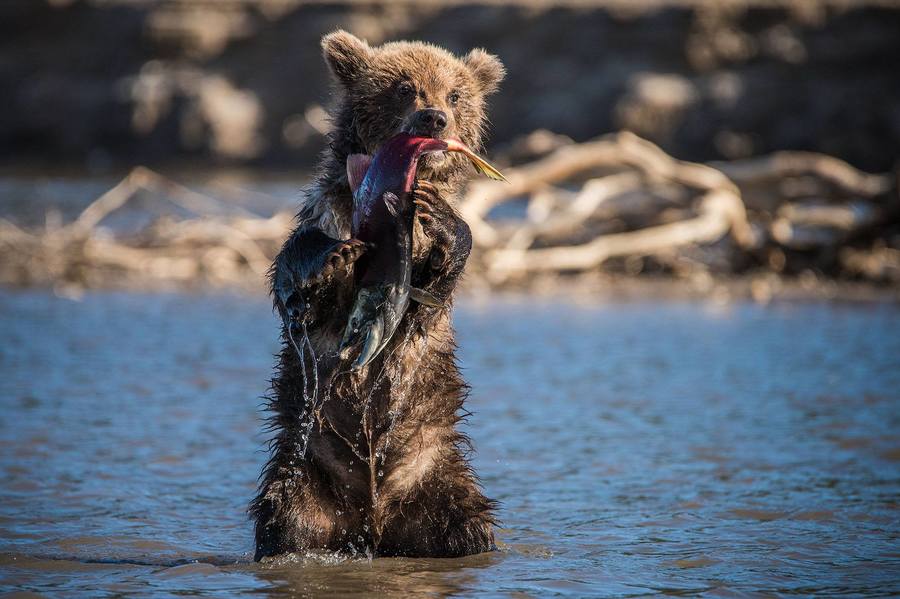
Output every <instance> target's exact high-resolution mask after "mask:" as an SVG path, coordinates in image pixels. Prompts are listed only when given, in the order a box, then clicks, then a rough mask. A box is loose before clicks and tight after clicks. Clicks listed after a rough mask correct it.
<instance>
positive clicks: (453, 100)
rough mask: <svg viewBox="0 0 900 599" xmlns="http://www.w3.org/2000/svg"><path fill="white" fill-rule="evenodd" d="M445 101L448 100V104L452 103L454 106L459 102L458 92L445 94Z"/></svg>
mask: <svg viewBox="0 0 900 599" xmlns="http://www.w3.org/2000/svg"><path fill="white" fill-rule="evenodd" d="M447 101H448V102H450V104H452V105H453V106H456V103H457V102H459V92H457V91H452V92H450V95H449V96H447Z"/></svg>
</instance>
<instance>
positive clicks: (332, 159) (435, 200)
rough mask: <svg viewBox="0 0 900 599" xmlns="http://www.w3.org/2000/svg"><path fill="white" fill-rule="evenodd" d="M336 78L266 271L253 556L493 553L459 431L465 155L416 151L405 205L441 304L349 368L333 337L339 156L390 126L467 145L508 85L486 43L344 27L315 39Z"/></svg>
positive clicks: (347, 296) (350, 281) (339, 259)
mask: <svg viewBox="0 0 900 599" xmlns="http://www.w3.org/2000/svg"><path fill="white" fill-rule="evenodd" d="M322 49H323V53H324V57H325V61H326V63H327V64H328V67H329V69H330V71H331V73H332V75H333V79H334V81H335V84H336V85H335V87H336V100H337V102H336V105H335V106H334V108H333V111H332V119H333V130H332V132H331V133H330V136H329V143H328V147H327V149H326V150H325V152H324V154H323V157H322V161H321V164H320V168H319V172H318V176H317V178H316V181H315V183H314V184H313V185H312V186H311V187H310V188H309V189H308V191H307V192H306V195H305V197H304V200H303V203H302V205H301V208H300V211H299V214H298V216H297V227H296V229H295V230H294V231H293V232H292V234H291V235H290V237H289V238H288V240H287V241H286V242H285V244H284V246H283V248H282V250H281V252H280V254H279V255H278V257H277V258H276V260H275V263H274V265H273V267H272V272H271V284H272V295H273V299H274V303H275V307H276V309H277V311H278V313H279V314H280V316H281V318H282V321H283V325H284V326H283V327H282V342H283V344H282V350H281V352H280V355H279V361H278V365H277V369H276V374H275V377H274V379H273V381H272V391H271V394H270V399H269V409H270V411H271V413H272V416H271V419H270V426H271V429H272V431H274V437H273V439H272V440H271V442H270V450H271V456H270V459H269V461H268V463H267V464H266V467H265V469H264V471H263V473H262V476H261V481H260V487H259V493H258V495H257V497H256V498H255V499H254V500H253V502H252V504H251V507H250V513H251V516H252V517H253V518H254V519H255V521H256V559H261V558H263V557H266V556H272V555H277V554H281V553H287V552H296V551H307V550H327V551H340V552H347V553H353V554H358V553H360V554H368V555H373V556H414V557H451V556H462V555H469V554H473V553H479V552H482V551H488V550H491V549H493V548H494V534H493V525H494V509H495V502H493V501H492V500H490V499H488V498H486V497H485V496H484V494H483V493H482V491H481V488H480V485H479V483H478V479H477V477H476V476H475V473H474V472H473V471H472V468H471V467H470V465H469V461H468V457H467V456H468V453H469V451H471V446H470V443H469V440H468V438H467V437H466V436H465V435H464V434H462V433H461V432H459V431H458V430H457V425H458V423H459V422H460V420H461V419H462V418H463V417H464V414H465V411H464V410H463V402H464V400H465V398H466V395H467V392H468V387H467V386H466V383H465V382H464V381H463V379H462V376H461V375H460V372H459V368H458V366H457V361H456V355H455V351H456V345H455V340H454V331H453V328H452V325H451V321H450V311H449V308H450V305H451V302H452V295H453V291H454V288H455V286H456V282H457V280H458V279H459V277H460V275H461V274H462V271H463V268H464V266H465V262H466V259H467V258H468V255H469V251H470V250H471V244H472V240H471V235H470V233H469V228H468V226H467V225H466V223H465V222H464V221H463V220H462V219H461V218H460V216H459V215H458V214H457V211H456V209H455V207H454V203H455V201H454V195H455V194H456V193H458V192H459V189H460V187H461V185H462V184H463V183H464V182H465V181H466V179H467V178H469V177H470V176H472V174H473V173H474V171H473V170H472V167H471V165H470V164H469V162H468V160H467V159H466V158H465V157H464V156H462V155H460V154H450V153H444V154H436V155H430V156H427V157H426V158H425V159H423V161H422V163H421V164H420V167H419V170H418V173H417V181H416V189H415V191H414V201H415V204H416V220H415V225H414V238H413V255H414V261H413V281H412V284H413V286H415V287H419V288H421V289H424V290H425V291H427V292H429V293H430V294H432V295H433V296H435V297H436V298H438V299H439V300H440V301H441V302H442V304H443V307H434V306H426V305H419V304H411V305H410V308H409V310H408V311H407V313H406V315H405V316H404V317H403V320H402V321H401V324H400V326H399V327H398V329H397V331H396V332H395V333H394V336H393V338H392V339H391V341H390V343H389V344H388V346H387V347H386V348H385V349H384V350H383V351H382V352H381V354H380V355H379V356H378V357H377V358H376V359H375V360H373V361H372V362H371V363H370V364H369V365H367V366H365V367H364V368H362V369H360V370H358V371H351V369H350V364H351V363H352V360H353V358H354V357H355V356H351V357H350V358H349V359H347V360H342V359H341V358H340V356H339V354H338V346H339V343H340V340H341V338H342V335H343V332H344V327H345V326H346V323H347V317H348V314H349V312H350V309H351V308H352V305H353V300H354V295H355V291H356V289H355V285H354V264H355V262H356V260H357V259H358V258H359V257H360V256H362V255H364V253H365V252H366V247H365V245H364V244H362V243H360V242H358V241H357V240H354V239H351V237H350V220H351V213H352V195H351V191H350V187H349V184H348V182H347V175H346V166H345V165H346V161H347V156H348V155H350V154H354V153H365V154H374V153H375V152H376V150H377V149H378V148H379V146H380V145H381V144H382V143H383V142H385V141H386V140H388V139H390V138H391V137H393V136H394V135H395V134H397V133H400V132H408V133H412V134H417V135H423V136H432V137H439V138H444V137H456V138H458V139H459V140H461V141H462V142H463V143H465V144H466V145H468V146H469V147H470V148H472V149H474V150H476V151H478V150H479V149H480V148H481V144H482V134H483V132H484V129H485V125H486V123H487V120H486V112H485V98H486V97H487V96H488V95H489V94H491V93H493V92H494V91H496V89H497V85H498V84H499V82H500V81H501V80H502V79H503V76H504V68H503V66H502V64H501V63H500V61H499V60H498V59H497V58H496V57H495V56H492V55H490V54H488V53H486V52H485V51H483V50H480V49H476V50H472V51H471V52H469V53H468V54H466V55H465V56H463V57H461V58H457V57H455V56H453V55H452V54H450V53H449V52H447V51H445V50H443V49H441V48H438V47H436V46H433V45H430V44H426V43H420V42H393V43H386V44H383V45H381V46H378V47H372V46H369V45H368V44H367V43H366V42H364V41H362V40H360V39H358V38H356V37H354V36H353V35H351V34H349V33H347V32H345V31H337V32H334V33H331V34H329V35H327V36H325V37H324V38H323V40H322Z"/></svg>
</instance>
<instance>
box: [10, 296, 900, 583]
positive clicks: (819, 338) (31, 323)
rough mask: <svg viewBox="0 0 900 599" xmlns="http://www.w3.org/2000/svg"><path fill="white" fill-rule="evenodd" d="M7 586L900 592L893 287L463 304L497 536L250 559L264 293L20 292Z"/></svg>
mask: <svg viewBox="0 0 900 599" xmlns="http://www.w3.org/2000/svg"><path fill="white" fill-rule="evenodd" d="M0 314H2V316H0V333H2V338H3V340H4V343H3V347H2V349H0V410H2V411H0V476H2V482H0V591H12V590H30V591H34V592H38V593H42V594H46V595H48V596H84V595H89V596H93V597H100V596H112V595H141V596H143V595H150V594H156V595H162V596H165V595H184V594H191V595H205V596H213V597H222V596H229V595H236V594H260V593H264V594H271V595H279V594H288V593H294V594H298V595H301V596H319V595H329V596H334V595H337V596H366V595H371V596H376V595H377V596H379V597H381V596H397V597H408V596H423V595H426V596H427V595H431V596H444V595H450V594H457V595H478V596H514V597H529V596H550V595H568V596H576V597H583V596H626V595H627V596H633V595H651V594H687V595H696V594H706V595H709V596H741V595H748V594H749V595H753V594H757V593H767V594H768V593H777V594H786V595H789V594H804V595H805V594H828V595H843V594H847V595H873V596H874V595H890V594H897V593H900V543H898V536H900V432H898V431H900V358H898V356H900V308H898V307H896V306H890V305H881V304H843V305H842V304H818V303H795V304H777V305H774V306H770V307H767V308H762V307H757V306H754V305H749V304H737V305H732V306H727V307H721V306H713V305H710V304H705V303H687V302H680V303H666V302H657V301H647V302H641V303H631V304H626V303H612V304H602V305H596V306H592V305H582V304H578V303H575V302H560V301H552V300H530V301H526V300H524V299H516V298H508V297H507V298H503V297H501V298H496V299H493V300H491V301H487V302H477V301H474V300H468V301H464V302H462V303H461V305H460V306H459V307H458V308H457V310H456V315H455V319H456V323H457V328H458V330H459V339H460V343H461V358H462V363H463V366H464V369H465V373H466V376H467V377H468V379H469V381H470V382H471V383H472V386H473V393H472V397H471V400H470V403H469V407H470V409H472V411H473V412H475V414H474V416H473V417H472V418H471V419H470V425H469V432H470V434H471V435H472V437H473V439H474V441H475V445H476V448H477V450H478V453H477V455H476V457H475V465H476V468H477V470H478V472H479V473H480V474H481V477H482V480H483V482H484V486H485V487H486V489H487V492H488V494H489V495H490V496H491V497H494V498H497V499H499V500H501V501H502V502H503V506H502V509H501V511H500V517H501V519H502V521H503V527H502V528H501V529H500V530H499V532H498V540H499V544H500V546H501V549H500V551H498V552H494V553H490V554H484V555H477V556H471V557H468V558H464V559H448V560H415V559H376V560H374V561H368V560H360V559H356V560H343V559H340V558H335V557H332V556H322V555H318V556H316V555H311V556H294V557H292V558H290V559H283V560H280V561H278V562H276V563H274V564H268V565H258V564H254V563H251V562H250V556H251V552H252V533H251V525H250V522H249V521H248V520H247V517H246V514H245V507H246V504H247V502H248V500H249V499H250V497H251V496H252V494H253V491H254V486H255V480H256V476H257V475H258V473H259V471H260V467H261V465H262V462H263V461H264V459H265V454H264V453H263V452H262V449H263V447H264V441H265V437H264V435H263V434H262V433H261V422H260V412H259V404H260V401H259V399H258V397H259V396H260V395H261V394H262V393H263V392H264V390H265V387H266V384H267V379H268V377H269V376H270V374H271V366H272V362H273V359H272V354H273V353H275V351H276V349H277V348H276V343H275V337H276V319H275V317H274V315H273V314H272V313H271V310H270V307H269V303H268V300H267V299H265V298H248V297H242V296H231V295H177V294H176V295H138V294H125V293H91V294H89V295H87V296H86V297H85V298H84V299H83V300H82V301H79V302H75V301H70V300H66V299H61V298H56V297H53V296H51V295H49V294H45V293H42V292H12V291H4V292H0Z"/></svg>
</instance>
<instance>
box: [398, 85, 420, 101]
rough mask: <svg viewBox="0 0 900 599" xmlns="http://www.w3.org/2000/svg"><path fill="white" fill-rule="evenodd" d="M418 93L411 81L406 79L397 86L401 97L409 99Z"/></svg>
mask: <svg viewBox="0 0 900 599" xmlns="http://www.w3.org/2000/svg"><path fill="white" fill-rule="evenodd" d="M415 93H416V90H415V89H414V88H413V86H412V85H411V84H410V83H407V82H406V81H404V82H403V83H401V84H400V85H398V86H397V95H398V96H400V97H401V98H404V99H407V98H410V97H412V96H413V94H415Z"/></svg>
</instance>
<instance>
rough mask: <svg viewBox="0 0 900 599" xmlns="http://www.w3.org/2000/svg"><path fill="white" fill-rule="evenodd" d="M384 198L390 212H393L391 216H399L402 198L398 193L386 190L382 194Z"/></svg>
mask: <svg viewBox="0 0 900 599" xmlns="http://www.w3.org/2000/svg"><path fill="white" fill-rule="evenodd" d="M382 199H383V200H384V204H385V206H387V209H388V212H390V213H391V216H393V217H394V218H399V216H400V198H399V197H397V194H395V193H393V192H391V191H386V192H384V195H383V196H382Z"/></svg>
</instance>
